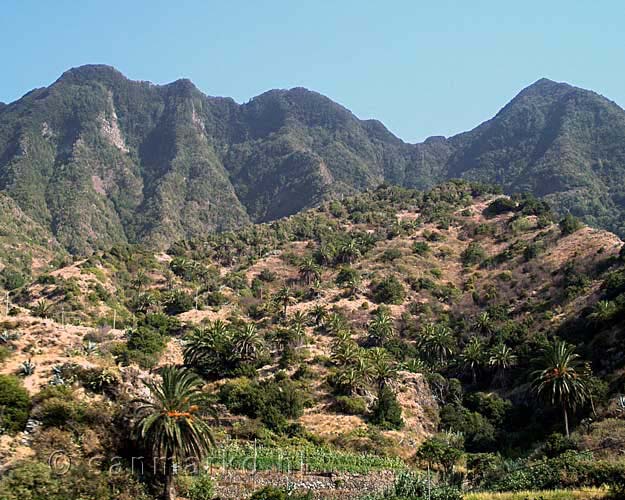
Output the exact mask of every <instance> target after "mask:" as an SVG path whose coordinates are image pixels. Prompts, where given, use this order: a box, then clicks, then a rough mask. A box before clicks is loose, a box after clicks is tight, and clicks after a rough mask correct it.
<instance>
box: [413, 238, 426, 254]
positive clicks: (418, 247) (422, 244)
mask: <svg viewBox="0 0 625 500" xmlns="http://www.w3.org/2000/svg"><path fill="white" fill-rule="evenodd" d="M412 251H413V252H414V253H415V254H416V255H426V254H427V253H428V252H429V251H430V245H428V243H427V241H417V242H416V243H415V244H414V245H413V246H412Z"/></svg>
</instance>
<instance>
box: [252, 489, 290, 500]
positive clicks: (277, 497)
mask: <svg viewBox="0 0 625 500" xmlns="http://www.w3.org/2000/svg"><path fill="white" fill-rule="evenodd" d="M250 500H287V495H286V492H285V491H284V490H282V489H280V488H275V487H273V486H265V487H264V488H262V489H260V490H258V491H256V492H255V493H254V494H253V495H252V496H251V497H250Z"/></svg>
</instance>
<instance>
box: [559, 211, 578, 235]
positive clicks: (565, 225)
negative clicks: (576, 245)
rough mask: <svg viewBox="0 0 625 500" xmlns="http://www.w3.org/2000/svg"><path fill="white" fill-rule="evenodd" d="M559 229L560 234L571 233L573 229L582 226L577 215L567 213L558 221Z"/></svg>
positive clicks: (576, 229)
mask: <svg viewBox="0 0 625 500" xmlns="http://www.w3.org/2000/svg"><path fill="white" fill-rule="evenodd" d="M558 225H559V227H560V231H561V232H562V236H567V235H569V234H573V233H574V232H575V231H579V230H580V229H581V228H582V223H581V222H580V221H579V219H578V218H577V217H574V216H573V215H571V214H568V215H567V216H566V217H564V219H562V220H561V221H560V222H559V224H558Z"/></svg>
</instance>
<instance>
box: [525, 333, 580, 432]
mask: <svg viewBox="0 0 625 500" xmlns="http://www.w3.org/2000/svg"><path fill="white" fill-rule="evenodd" d="M537 364H538V366H540V368H539V369H537V370H536V371H535V372H534V373H533V375H532V379H533V381H532V386H533V388H534V390H535V391H536V393H537V394H538V396H540V397H544V398H547V399H548V400H549V401H550V403H551V404H552V405H559V406H560V407H561V408H562V414H563V417H564V428H565V430H566V435H567V437H569V436H570V434H569V415H568V412H569V410H572V409H575V407H576V406H577V404H580V403H583V402H584V401H585V400H586V398H587V397H588V387H587V383H586V380H585V378H586V377H585V376H584V364H583V363H582V361H581V360H580V357H579V355H578V354H576V353H575V347H574V346H572V345H570V344H567V343H566V342H564V341H561V340H556V341H555V342H553V343H552V344H550V345H549V346H548V347H546V348H545V349H543V351H542V355H541V357H540V358H539V359H538V360H537Z"/></svg>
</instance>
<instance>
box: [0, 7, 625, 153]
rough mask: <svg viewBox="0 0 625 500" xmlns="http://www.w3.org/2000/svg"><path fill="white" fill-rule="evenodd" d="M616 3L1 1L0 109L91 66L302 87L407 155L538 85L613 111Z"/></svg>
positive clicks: (237, 90) (243, 86)
mask: <svg viewBox="0 0 625 500" xmlns="http://www.w3.org/2000/svg"><path fill="white" fill-rule="evenodd" d="M624 20H625V3H624V2H622V1H619V0H604V1H601V2H581V1H580V2H577V1H571V0H568V1H560V0H541V1H534V0H526V1H524V2H514V3H513V2H506V1H501V0H498V1H479V0H471V1H466V0H459V1H456V2H451V1H443V0H435V1H430V2H427V3H426V2H422V1H419V0H412V1H411V0H402V1H392V0H387V1H385V2H381V1H378V2H374V1H368V0H358V1H352V0H345V1H340V0H334V1H325V0H317V1H310V2H306V1H303V2H295V1H263V0H256V1H246V2H244V1H238V0H229V1H227V0H221V1H209V0H205V1H200V0H196V1H185V0H177V1H171V0H170V1H161V0H149V1H147V0H145V1H144V0H124V1H119V0H107V1H99V0H81V1H78V0H73V1H68V0H50V1H43V0H38V1H34V0H5V1H4V2H3V5H2V7H1V8H0V61H2V68H3V71H2V76H1V77H0V100H1V101H5V102H10V101H13V100H15V99H17V98H19V97H20V96H21V95H23V94H24V93H26V92H27V91H28V90H30V89H32V88H34V87H41V86H45V85H49V84H50V83H51V82H53V81H54V80H55V79H56V78H58V76H59V75H60V74H61V73H62V72H63V71H64V70H66V69H68V68H70V67H73V66H78V65H81V64H86V63H105V64H110V65H113V66H115V67H117V68H118V69H119V70H120V71H122V72H123V73H124V74H125V75H126V76H128V77H130V78H133V79H138V80H150V81H152V82H155V83H167V82H169V81H172V80H175V79H177V78H181V77H188V78H190V79H191V80H193V81H194V82H195V84H196V85H197V86H198V87H199V88H200V89H201V90H203V91H204V92H205V93H207V94H210V95H225V96H232V97H234V99H235V100H237V101H238V102H244V101H247V100H248V99H250V98H251V97H253V96H255V95H257V94H259V93H261V92H263V91H265V90H268V89H270V88H288V87H294V86H304V87H307V88H310V89H313V90H316V91H318V92H321V93H323V94H325V95H327V96H329V97H331V98H332V99H334V100H336V101H338V102H339V103H341V104H343V105H344V106H346V107H347V108H349V109H350V110H352V111H353V112H354V113H355V114H356V115H358V116H359V117H361V118H377V119H379V120H381V121H382V122H384V123H385V124H386V125H387V126H388V127H389V129H390V130H391V131H393V132H394V133H395V134H397V135H398V136H400V137H401V138H403V139H404V140H407V141H411V142H413V141H417V140H421V139H423V138H425V137H427V136H429V135H451V134H454V133H457V132H460V131H464V130H467V129H470V128H473V127H474V126H476V125H477V124H478V123H480V122H481V121H483V120H485V119H488V118H489V117H491V116H492V115H493V114H494V113H496V112H497V111H498V110H499V109H500V108H501V107H502V106H503V105H504V104H505V103H506V102H507V101H508V100H510V99H511V98H512V97H513V96H514V95H515V94H516V93H517V92H518V91H519V90H521V89H522V88H523V87H525V86H526V85H528V84H530V83H532V82H533V81H535V80H537V79H538V78H540V77H543V76H545V77H547V78H551V79H553V80H557V81H567V82H570V83H572V84H575V85H578V86H581V87H585V88H590V89H593V90H596V91H597V92H599V93H601V94H603V95H605V96H607V97H609V98H611V99H613V100H614V101H616V102H617V103H620V104H621V105H623V104H625V65H624V63H625V36H624V34H623V33H624V32H623V21H624Z"/></svg>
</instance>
